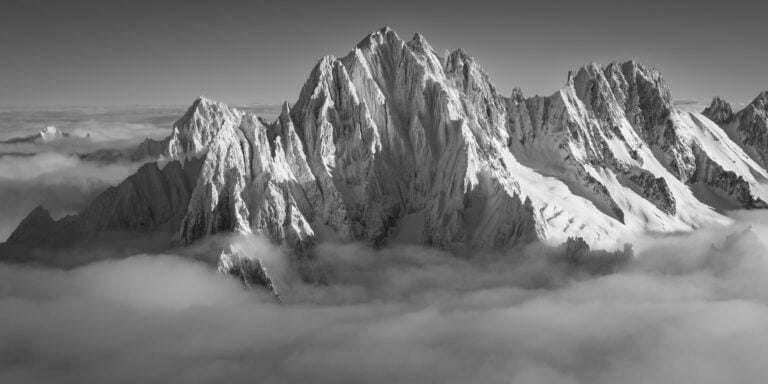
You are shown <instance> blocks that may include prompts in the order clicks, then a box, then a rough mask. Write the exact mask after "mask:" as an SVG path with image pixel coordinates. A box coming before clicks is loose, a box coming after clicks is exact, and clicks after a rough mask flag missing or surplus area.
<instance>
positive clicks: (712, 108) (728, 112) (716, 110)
mask: <svg viewBox="0 0 768 384" xmlns="http://www.w3.org/2000/svg"><path fill="white" fill-rule="evenodd" d="M702 114H703V115H704V116H706V117H708V118H709V119H710V120H712V121H714V122H715V123H717V124H723V123H725V122H727V121H729V120H731V119H732V118H733V109H732V108H731V105H730V104H728V102H727V101H725V100H723V99H721V98H720V96H715V98H713V99H712V103H710V105H709V107H707V108H706V109H704V111H703V112H702Z"/></svg>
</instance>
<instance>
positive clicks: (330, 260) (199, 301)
mask: <svg viewBox="0 0 768 384" xmlns="http://www.w3.org/2000/svg"><path fill="white" fill-rule="evenodd" d="M165 128H167V127H165ZM158 129H159V127H158ZM133 166H134V165H131V164H92V163H88V162H84V161H81V160H77V159H76V158H73V157H71V156H69V155H67V151H66V150H61V151H40V153H39V154H36V155H35V156H33V157H25V158H21V157H14V156H5V157H0V178H2V180H5V181H2V182H0V228H12V227H13V226H15V220H16V218H15V216H14V215H13V214H8V212H16V210H21V209H20V208H18V209H17V208H16V207H15V205H20V206H21V205H32V204H40V203H46V204H47V205H49V206H51V205H52V206H55V207H59V209H61V210H62V211H75V210H77V209H79V208H80V207H82V206H83V205H84V204H86V203H87V201H88V200H89V199H90V198H92V196H93V194H94V193H98V192H97V191H98V190H99V189H100V188H104V187H105V186H106V185H110V184H114V183H116V182H117V181H118V180H119V179H121V178H122V177H124V176H125V175H126V174H128V173H130V172H131V169H132V168H131V167H133ZM57 177H58V179H57ZM57 180H58V181H57ZM46 183H48V184H46ZM730 215H731V216H732V217H733V219H734V224H733V225H731V226H727V227H718V228H702V229H701V230H698V231H696V232H693V233H690V234H680V235H674V236H664V237H651V236H644V237H638V238H636V239H628V241H632V242H633V243H634V244H635V246H634V249H635V254H634V257H633V258H632V259H631V260H628V261H626V262H624V263H622V264H620V265H618V266H616V268H613V269H612V271H611V272H610V273H589V272H584V271H581V270H579V268H577V267H574V266H572V265H570V264H568V263H563V262H562V261H561V260H559V259H557V258H554V259H553V258H552V257H548V256H547V255H546V254H545V252H543V251H542V250H541V249H539V248H537V247H528V248H520V249H515V250H513V251H509V252H505V253H498V254H477V255H473V257H471V258H462V257H455V256H452V255H450V254H447V253H444V252H441V251H438V250H434V249H429V248H424V247H416V246H392V247H385V248H382V249H372V248H370V247H368V246H366V245H362V244H336V243H324V244H320V245H319V246H318V248H317V252H316V255H315V257H314V259H313V260H312V261H310V262H307V263H306V265H304V268H305V270H307V271H311V272H312V273H311V275H313V276H315V277H316V279H310V280H307V279H306V278H301V277H299V276H298V275H297V273H296V270H295V268H294V267H293V265H292V264H291V263H290V262H289V260H288V258H287V256H286V253H285V252H284V250H282V249H280V248H278V247H276V246H274V245H271V244H270V243H268V242H267V241H265V240H263V239H260V238H258V237H237V238H235V239H233V241H235V242H237V243H238V246H239V248H240V249H247V250H248V252H249V253H250V254H251V256H257V257H259V258H260V259H262V260H263V262H264V264H265V265H266V266H267V268H268V270H269V271H270V274H271V276H273V278H274V279H275V280H276V283H277V286H278V289H279V290H280V294H281V298H282V301H283V302H282V303H281V304H278V303H276V302H275V301H274V299H273V298H272V296H271V295H269V294H267V293H265V292H261V291H259V290H247V289H245V288H243V287H242V285H241V284H240V283H239V282H238V281H237V280H236V279H234V278H231V277H228V276H225V275H222V274H219V273H217V272H216V271H215V269H214V268H212V267H211V265H210V263H207V262H205V260H204V259H205V258H201V257H192V256H191V254H192V253H194V251H190V252H185V251H182V250H170V251H168V253H166V254H136V255H133V256H130V257H127V258H112V257H111V256H112V255H110V254H109V251H108V250H103V251H99V252H104V254H103V258H104V259H105V260H103V261H98V262H94V263H90V264H87V265H83V266H79V267H76V268H71V269H55V268H46V267H41V266H32V265H18V264H3V263H0V383H52V382H55V383H78V384H79V383H107V382H108V383H174V382H183V383H243V382H248V383H253V382H257V383H308V382H311V383H526V384H527V383H534V384H535V383H546V384H559V383H598V384H599V383H630V384H631V383H728V382H730V383H764V382H765V378H766V377H768V365H767V364H765V359H766V355H768V257H767V256H766V249H767V248H766V244H764V241H765V239H768V214H766V213H764V212H757V211H755V212H732V213H730ZM745 228H750V231H751V232H746V233H745V234H743V235H741V236H731V237H729V235H730V234H732V233H737V234H738V233H740V231H742V230H743V229H745ZM6 231H7V230H6ZM200 247H204V245H200V246H199V247H198V249H197V252H200V249H201V248H200ZM92 252H93V251H92Z"/></svg>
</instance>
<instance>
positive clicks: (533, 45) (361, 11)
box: [0, 0, 768, 107]
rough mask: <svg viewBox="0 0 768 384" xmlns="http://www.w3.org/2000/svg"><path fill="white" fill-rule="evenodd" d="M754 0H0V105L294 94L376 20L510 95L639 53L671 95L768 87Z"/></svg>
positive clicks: (761, 18) (760, 10)
mask: <svg viewBox="0 0 768 384" xmlns="http://www.w3.org/2000/svg"><path fill="white" fill-rule="evenodd" d="M767 15H768V5H767V4H766V2H764V1H754V0H753V1H728V2H724V1H712V0H700V1H692V0H681V1H672V0H666V1H659V0H649V1H641V0H635V1H626V0H612V1H609V0H594V1H547V0H538V1H523V2H515V1H482V0H469V1H468V0H462V1H454V0H441V1H431V0H430V1H415V0H410V1H400V0H392V1H385V0H377V1H368V0H358V1H336V0H329V1H294V0H281V1H272V0H269V1H234V0H219V1H208V2H206V1H194V2H191V1H162V2H160V1H139V0H135V1H111V0H73V1H41V0H0V106H5V107H8V106H39V105H152V104H164V105H182V104H187V103H189V102H191V100H192V99H194V97H196V96H197V95H200V94H204V95H206V96H209V97H212V98H215V99H218V100H221V101H224V102H228V103H279V102H282V101H283V100H288V101H291V102H292V101H294V100H295V99H296V97H297V96H298V93H299V90H300V87H301V85H302V84H303V83H304V81H305V79H306V78H307V76H308V74H309V71H310V69H311V68H312V66H313V65H314V64H315V63H316V61H317V60H318V59H319V58H320V57H322V56H323V55H326V54H334V55H337V56H341V55H344V54H346V53H347V52H348V51H349V50H350V49H351V48H352V47H353V46H354V45H355V44H356V43H357V42H358V41H359V40H360V39H362V38H363V37H364V36H365V35H366V34H367V33H369V32H371V31H373V30H375V29H377V28H379V27H381V26H384V25H389V26H391V27H392V28H394V29H395V30H396V31H397V32H398V34H399V35H400V36H401V37H402V38H404V39H405V38H410V37H411V36H412V35H413V34H414V33H415V32H421V33H422V34H424V35H425V36H426V38H427V40H429V41H430V43H431V44H432V46H433V47H434V48H435V49H436V50H437V51H438V52H440V53H442V52H443V51H444V50H445V49H455V48H464V49H465V50H467V51H468V52H469V53H470V55H472V56H474V57H475V58H476V59H477V60H478V61H479V62H480V64H481V65H482V66H483V67H484V68H485V70H486V71H487V72H488V73H489V75H490V76H491V79H492V80H493V82H494V83H495V84H496V86H497V88H498V89H499V90H500V91H501V92H502V93H504V94H509V93H510V92H511V90H512V88H513V87H515V86H519V87H521V88H522V89H523V91H524V93H525V94H526V95H533V94H551V93H553V92H554V91H556V90H557V89H558V88H559V87H561V86H562V84H563V83H564V81H565V78H566V74H567V71H568V70H569V69H573V68H577V67H579V66H581V65H583V64H586V63H588V62H590V61H596V62H598V63H607V62H610V61H612V60H625V59H639V60H641V61H642V62H644V63H646V64H648V65H650V66H653V67H656V68H657V69H659V70H660V71H661V72H662V73H663V74H664V76H665V78H666V79H667V81H668V82H669V83H670V86H671V88H672V92H673V95H674V96H675V97H676V98H677V99H689V98H690V99H708V98H710V97H711V96H713V95H715V94H719V95H721V96H723V97H725V98H727V99H729V100H731V101H734V102H740V101H746V100H750V99H751V98H753V97H754V96H755V95H756V94H757V93H758V92H759V91H762V90H765V89H768V75H766V72H767V71H766V63H768V42H766V40H765V36H766V34H765V31H766V18H767V17H768V16H767Z"/></svg>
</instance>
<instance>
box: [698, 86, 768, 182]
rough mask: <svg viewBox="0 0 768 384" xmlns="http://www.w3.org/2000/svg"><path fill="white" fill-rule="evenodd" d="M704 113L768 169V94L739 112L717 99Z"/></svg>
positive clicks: (762, 94) (758, 96) (764, 93)
mask: <svg viewBox="0 0 768 384" xmlns="http://www.w3.org/2000/svg"><path fill="white" fill-rule="evenodd" d="M703 114H704V115H705V116H707V117H709V118H710V119H712V120H713V121H714V122H716V123H717V124H719V125H720V126H721V127H722V128H723V130H724V131H725V132H726V134H727V135H728V137H729V138H730V139H731V140H733V141H734V142H736V143H737V144H738V145H740V146H741V147H742V148H743V149H744V151H745V152H746V153H747V154H748V155H749V156H750V157H751V158H752V159H753V160H754V161H755V162H757V163H758V164H760V165H761V166H763V167H766V166H768V91H764V92H761V93H760V94H758V95H757V96H756V97H755V99H754V100H752V102H750V103H749V104H748V105H747V106H746V107H744V109H742V110H740V111H738V112H736V113H733V111H732V110H731V106H730V105H728V103H726V102H725V101H723V100H721V99H720V98H715V99H714V100H712V105H711V106H710V107H709V108H707V109H706V110H704V112H703Z"/></svg>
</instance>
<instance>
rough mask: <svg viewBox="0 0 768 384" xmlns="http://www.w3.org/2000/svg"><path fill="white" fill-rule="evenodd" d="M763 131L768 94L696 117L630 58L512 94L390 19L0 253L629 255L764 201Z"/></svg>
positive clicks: (191, 118)
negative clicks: (104, 243) (300, 78)
mask: <svg viewBox="0 0 768 384" xmlns="http://www.w3.org/2000/svg"><path fill="white" fill-rule="evenodd" d="M767 124H768V92H763V93H762V94H761V95H759V96H758V97H757V98H756V99H755V100H754V101H753V102H752V103H750V104H749V105H748V106H747V107H745V108H744V109H742V110H741V111H738V112H733V111H732V109H731V107H730V105H729V104H728V103H727V102H725V101H723V100H721V99H719V98H715V99H714V100H713V101H712V105H711V106H710V107H709V108H707V109H706V110H705V111H704V112H703V113H691V112H685V111H682V110H678V109H676V108H675V107H674V105H673V99H672V94H671V92H670V90H669V88H668V86H667V83H666V82H665V81H664V79H663V78H662V76H661V74H660V73H659V72H658V71H656V70H655V69H652V68H649V67H646V66H644V65H643V64H640V63H638V62H635V61H627V62H613V63H610V64H608V65H606V66H599V65H597V64H594V63H593V64H590V65H587V66H584V67H582V68H579V69H578V70H575V71H572V72H570V73H568V75H567V77H566V81H565V84H564V86H563V87H562V88H561V89H560V90H558V91H557V92H555V93H554V94H552V95H550V96H546V97H542V96H534V97H526V96H525V95H524V94H523V92H522V91H521V90H519V89H515V90H514V91H513V92H512V94H511V95H509V96H505V95H502V94H500V93H499V92H498V91H497V89H496V88H495V87H494V85H493V83H492V82H491V80H490V78H489V76H488V74H486V73H485V72H484V71H483V69H482V68H481V66H480V65H479V64H478V63H477V62H476V61H475V60H474V59H473V58H472V57H470V56H469V55H468V54H467V53H466V52H465V51H463V50H461V49H459V50H456V51H453V52H446V53H445V54H443V55H438V54H437V53H436V52H435V50H434V49H433V48H432V47H431V46H430V44H429V43H428V42H427V41H426V39H425V38H424V37H423V36H421V35H420V34H416V35H415V36H414V37H413V38H412V39H411V40H409V41H406V40H403V39H401V38H400V37H399V36H398V35H397V34H396V33H395V32H394V31H392V30H391V29H389V28H383V29H380V30H377V31H375V32H373V33H371V34H370V35H368V36H366V37H365V38H364V39H363V40H362V41H361V42H360V43H358V44H357V45H356V46H355V47H354V48H353V49H352V51H351V52H350V53H349V54H347V55H346V56H344V57H341V58H336V57H333V56H326V57H324V58H322V59H321V60H320V61H319V62H318V63H317V64H316V65H315V67H314V68H313V69H312V71H311V73H310V75H309V78H308V80H307V81H306V83H305V84H304V86H303V88H302V89H301V91H300V93H299V97H298V100H296V101H295V102H294V103H292V104H289V103H287V102H286V103H285V104H284V105H283V107H282V111H281V113H280V116H279V117H278V118H277V119H276V120H274V121H266V120H264V119H262V118H260V117H259V116H257V115H256V114H254V113H249V112H244V111H242V110H239V109H237V108H233V107H230V106H228V105H226V104H223V103H219V102H216V101H213V100H210V99H207V98H204V97H200V98H198V99H197V100H195V101H194V103H193V104H192V105H191V106H190V107H189V109H188V110H187V111H186V113H185V114H184V115H183V116H182V117H181V118H180V119H179V120H178V121H177V122H176V123H175V124H174V125H173V128H172V131H171V134H170V135H169V136H168V137H166V138H165V139H162V140H152V139H147V140H145V141H144V142H143V143H142V144H141V145H139V147H138V148H137V149H136V150H135V151H134V153H132V154H131V155H130V157H131V158H132V159H143V161H145V162H146V163H145V164H144V165H143V166H142V167H141V168H140V169H139V170H138V171H137V172H136V173H135V174H133V175H131V176H130V177H128V178H127V179H125V180H124V181H123V182H122V183H120V184H119V185H117V186H114V187H111V188H109V189H108V190H106V191H105V192H104V193H102V194H101V195H100V196H98V197H97V198H96V199H95V200H94V201H93V202H92V203H91V205H90V206H89V207H88V208H86V209H85V210H83V211H82V212H80V213H79V214H78V215H74V216H68V217H65V218H62V219H59V220H54V219H53V218H52V217H51V215H50V214H49V213H48V212H47V211H46V210H45V209H44V208H43V207H38V208H37V209H35V210H34V211H32V212H31V213H30V214H29V216H28V217H27V218H26V219H24V220H23V221H22V222H21V223H20V224H19V226H18V228H17V229H16V230H15V231H14V232H13V234H12V235H11V236H10V237H9V238H8V240H7V242H6V244H5V246H9V245H13V246H16V247H17V248H18V247H19V246H23V245H28V246H33V245H34V246H35V247H38V246H48V247H61V246H68V245H72V244H76V243H82V242H86V241H88V240H89V239H93V238H96V237H99V236H101V235H103V234H104V233H109V232H124V231H128V232H137V233H155V232H163V233H168V234H170V235H172V236H173V237H174V239H175V241H176V242H177V243H179V244H191V243H194V242H196V241H197V240H200V239H203V238H206V237H209V236H211V235H214V234H217V233H226V232H240V233H259V234H263V235H265V236H267V237H268V238H270V239H272V240H273V241H274V242H278V243H282V244H285V245H286V246H288V247H290V248H291V249H294V250H297V251H302V250H308V249H311V248H312V246H313V245H314V244H315V243H317V242H319V241H325V240H335V241H363V242H368V243H371V244H373V245H384V244H392V243H413V244H423V245H429V246H434V247H439V248H442V249H448V250H451V251H454V252H466V251H471V250H476V249H506V248H509V247H513V246H515V245H519V244H525V243H530V242H535V241H540V242H543V243H545V244H550V245H559V244H563V243H565V242H566V241H568V239H576V238H579V239H580V240H579V241H580V242H584V243H586V244H588V245H589V246H590V247H593V248H601V249H609V250H610V249H618V248H619V247H620V246H622V245H623V243H624V242H625V241H626V239H628V238H629V237H630V236H631V235H633V234H637V233H641V232H647V231H652V232H678V231H689V230H693V229H696V228H698V227H701V226H704V225H709V224H716V223H728V222H729V220H730V219H728V218H727V217H726V216H724V215H723V212H724V211H725V210H730V209H752V208H766V207H768V205H767V204H766V202H767V201H768V184H767V183H768V171H767V170H766V167H768V125H767ZM224 256H226V258H227V259H226V260H227V262H228V263H229V264H232V263H231V262H230V261H231V260H232V259H233V257H232V253H231V252H230V251H225V252H224V253H223V256H222V257H224ZM240 266H241V267H242V263H241V264H240ZM259 268H260V267H259ZM230 269H231V268H230ZM262 272H263V271H260V272H259V273H260V275H259V276H262V275H263V273H262Z"/></svg>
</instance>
